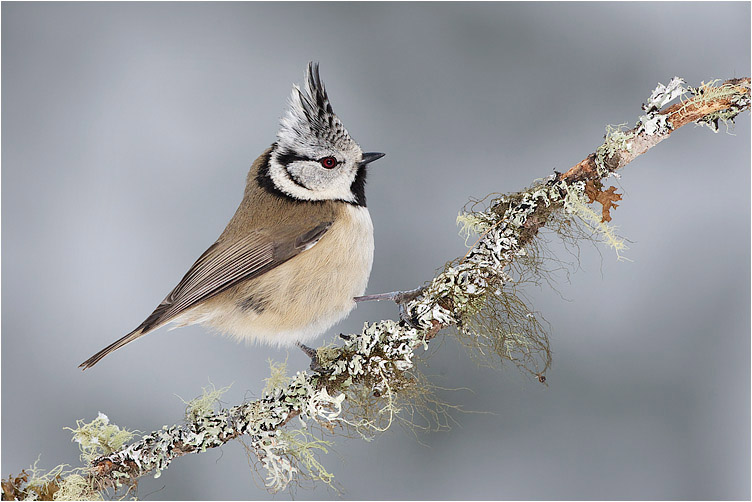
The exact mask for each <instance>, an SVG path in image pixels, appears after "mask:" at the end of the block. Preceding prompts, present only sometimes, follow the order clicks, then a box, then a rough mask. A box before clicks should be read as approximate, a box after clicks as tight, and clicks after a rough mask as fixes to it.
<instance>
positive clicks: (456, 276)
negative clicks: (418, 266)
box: [3, 78, 750, 498]
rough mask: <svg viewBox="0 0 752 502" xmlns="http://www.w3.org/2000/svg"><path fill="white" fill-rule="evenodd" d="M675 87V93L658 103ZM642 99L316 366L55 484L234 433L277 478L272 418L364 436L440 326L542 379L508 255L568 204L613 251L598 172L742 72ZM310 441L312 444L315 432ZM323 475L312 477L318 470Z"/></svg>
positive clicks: (104, 478)
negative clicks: (628, 120)
mask: <svg viewBox="0 0 752 502" xmlns="http://www.w3.org/2000/svg"><path fill="white" fill-rule="evenodd" d="M677 98H679V99H680V102H678V103H676V104H674V105H671V106H668V107H666V105H668V104H669V102H671V101H673V100H675V99H677ZM642 108H643V111H644V114H643V115H642V116H641V117H640V118H639V121H638V123H637V124H636V125H635V127H633V128H632V129H629V130H622V128H612V127H609V128H607V134H606V138H605V141H604V143H603V144H602V145H601V146H600V147H598V148H597V149H596V151H595V152H593V153H592V154H590V155H588V156H587V157H586V158H585V159H584V160H583V161H582V162H579V163H578V164H577V165H575V166H574V167H572V168H571V169H570V170H568V171H567V172H566V173H563V174H562V173H555V174H553V175H551V176H549V177H548V178H546V179H544V180H542V181H540V182H538V183H536V184H535V185H534V186H532V187H531V188H528V189H526V190H524V191H521V192H517V193H514V194H511V195H502V196H498V197H496V198H494V199H492V200H490V202H489V203H488V205H487V207H486V208H485V209H482V210H479V211H472V212H468V213H465V214H462V215H461V216H460V218H459V221H461V222H462V223H463V224H464V225H465V228H466V229H468V230H471V231H472V232H474V233H476V234H478V236H479V237H478V240H477V242H476V243H475V245H474V246H473V247H472V248H471V249H470V251H469V252H468V253H467V255H465V256H464V257H462V258H460V259H457V260H455V261H454V262H452V263H450V264H448V265H446V266H445V268H444V270H443V271H442V272H441V273H439V274H438V275H437V276H436V277H434V278H433V279H432V280H431V281H430V283H428V284H427V285H426V286H425V287H424V288H423V289H422V291H421V293H420V294H419V295H417V296H416V295H414V294H413V295H409V296H407V297H406V298H407V299H406V300H405V301H404V302H403V303H402V305H401V307H402V312H403V316H402V320H400V321H399V322H396V321H391V320H384V321H379V322H376V323H373V324H366V326H365V327H364V329H363V331H362V332H361V333H359V334H355V335H349V336H347V337H344V336H343V338H345V342H344V344H343V346H342V347H339V348H324V349H319V351H318V355H319V359H320V365H321V368H322V369H321V371H320V372H317V373H312V374H309V373H307V372H298V373H297V374H296V375H295V376H294V377H292V378H291V379H286V381H284V382H283V383H281V384H280V382H279V381H278V382H277V383H278V384H279V385H276V386H274V387H273V388H271V389H269V390H268V392H267V393H266V395H265V396H264V397H263V398H262V399H259V400H257V401H253V402H249V403H244V404H241V405H238V406H234V407H232V408H229V409H221V410H219V411H215V410H213V409H212V407H210V406H209V407H207V406H201V407H198V406H194V407H191V412H190V413H189V414H188V417H187V420H186V423H185V424H184V425H174V426H171V427H163V428H162V429H161V430H159V431H155V432H152V433H150V434H146V435H144V436H142V437H141V438H140V439H139V440H138V441H135V442H132V443H131V444H128V445H126V446H122V447H119V448H117V449H115V450H113V451H109V452H106V454H104V455H101V456H99V457H97V458H95V459H90V460H91V463H90V464H89V466H88V467H87V468H85V469H83V470H82V471H81V472H79V473H76V475H77V476H79V478H80V479H79V478H77V479H76V482H77V483H78V484H77V485H76V486H79V487H80V488H79V489H78V491H73V490H70V489H68V491H67V492H63V493H67V494H69V495H67V496H72V497H73V496H74V497H73V498H85V497H95V496H96V495H98V493H99V492H100V491H102V490H104V489H106V488H120V487H130V486H133V485H134V484H135V482H136V481H137V480H138V479H139V478H140V477H141V476H144V475H147V474H152V475H155V476H158V475H159V473H160V472H161V471H162V470H164V469H166V468H167V467H168V466H169V464H170V463H171V462H172V461H173V460H175V459H176V458H178V457H181V456H183V455H185V454H188V453H200V452H203V451H206V450H207V449H209V448H214V447H217V446H221V445H222V444H224V443H226V442H228V441H230V440H232V439H235V438H239V437H241V436H242V437H244V438H245V439H246V440H247V441H248V442H249V448H250V449H251V450H253V452H254V453H255V454H256V455H257V456H258V459H259V460H260V462H261V464H262V466H263V467H264V469H265V472H266V484H267V487H268V488H269V489H270V490H271V491H277V490H280V489H283V488H285V487H286V486H288V484H289V483H290V482H291V481H292V480H293V479H294V478H295V476H296V474H297V473H298V469H299V466H301V465H302V464H305V465H307V466H309V468H310V466H311V465H314V466H315V465H316V463H315V462H313V461H311V460H310V459H311V457H306V459H307V460H305V459H303V457H301V455H302V454H301V453H300V452H301V451H305V452H308V453H306V455H310V451H309V450H310V448H309V449H306V448H304V447H301V445H300V444H297V443H295V441H297V439H295V437H297V436H298V435H296V434H290V433H289V432H285V431H284V430H283V427H284V426H285V425H286V424H288V423H289V422H290V421H291V420H292V419H294V418H296V417H297V419H298V421H300V422H301V423H302V425H303V426H304V427H305V424H319V425H321V426H323V427H324V428H327V429H329V430H334V429H335V428H337V427H340V426H342V427H346V428H348V429H350V430H355V431H357V432H359V433H360V434H362V435H364V436H366V437H368V436H369V435H371V434H374V433H376V432H379V431H382V430H385V429H386V428H387V427H388V426H389V425H391V423H393V422H394V421H395V420H397V419H398V412H399V409H400V407H402V406H405V405H408V406H409V405H411V404H414V401H415V400H420V399H422V398H425V396H421V395H420V392H418V391H419V390H420V389H421V387H420V376H419V375H418V374H417V372H416V370H415V362H414V358H415V354H416V352H417V351H419V350H420V349H424V348H426V347H427V346H428V344H429V343H430V342H431V340H432V339H433V338H434V337H435V336H436V335H437V334H438V332H439V331H440V330H441V329H443V328H448V327H455V328H456V330H457V332H458V334H459V335H460V336H462V337H464V338H466V339H468V340H471V342H472V345H473V346H474V347H475V348H476V349H477V350H478V351H479V352H481V353H483V354H484V355H485V356H487V357H489V356H490V357H498V358H501V359H506V360H510V361H512V362H514V363H515V364H517V365H518V366H519V367H520V368H521V369H523V370H525V371H527V372H529V373H530V374H532V375H534V376H535V377H536V378H538V379H539V380H540V381H541V382H545V373H546V370H547V369H548V367H549V365H550V352H549V350H548V339H547V337H546V335H545V330H543V329H542V328H541V325H540V323H539V321H538V319H537V318H536V315H535V314H534V313H533V312H532V311H530V310H529V309H528V308H527V306H526V305H525V304H524V302H522V301H520V300H519V299H518V298H517V297H516V296H515V295H514V292H513V289H514V285H515V284H514V280H513V279H512V276H511V275H510V267H514V266H515V265H518V264H519V263H524V262H525V260H526V259H528V258H529V254H530V253H531V249H532V248H531V246H533V243H534V239H535V237H536V236H537V234H538V231H539V229H541V228H542V227H543V226H545V225H547V224H551V223H552V222H556V221H559V222H560V221H561V220H562V219H572V218H573V217H575V216H576V217H578V218H579V219H580V221H582V222H584V224H585V225H587V226H589V227H590V228H592V229H594V230H596V231H598V232H600V234H601V235H602V236H603V237H604V239H605V240H606V241H607V242H608V243H609V245H611V246H612V247H613V248H615V249H616V251H617V253H618V252H619V251H620V250H621V249H623V243H622V242H621V241H620V240H619V239H618V237H616V236H615V234H613V231H612V230H611V229H610V227H609V226H608V225H607V222H608V221H610V218H611V217H610V210H611V209H613V208H615V207H616V206H617V204H615V201H616V200H619V199H620V198H621V197H620V195H619V194H616V193H615V190H614V189H613V188H609V189H607V190H603V184H602V180H603V179H604V178H606V177H608V176H610V175H611V174H612V173H613V172H614V171H616V170H618V169H621V168H623V167H624V166H626V165H627V164H629V163H630V162H632V161H633V160H634V159H635V158H636V157H638V156H639V155H642V154H643V153H645V152H647V151H648V150H649V149H650V148H652V147H653V146H655V145H657V144H658V143H660V142H661V141H663V140H664V139H666V138H668V137H669V136H670V135H671V134H672V133H673V132H674V131H675V130H676V129H678V128H679V127H681V126H683V125H686V124H688V123H700V124H705V125H708V126H710V127H711V128H712V129H713V130H717V128H718V122H719V121H723V122H727V121H731V120H733V119H734V118H735V117H736V116H737V115H738V114H739V113H740V112H741V111H743V110H748V109H749V108H750V79H749V78H745V79H733V80H729V81H726V82H723V83H720V84H719V83H717V82H713V83H710V84H703V85H701V86H700V87H696V88H693V87H687V86H686V85H685V83H684V81H683V80H681V79H679V78H674V79H672V80H671V82H669V84H668V85H666V86H663V85H659V86H658V88H656V89H655V90H654V91H653V93H652V94H651V96H650V98H649V99H648V100H647V103H646V104H644V105H643V107H642ZM594 201H598V202H600V203H601V205H602V210H601V211H599V212H596V211H593V210H592V209H591V208H590V207H589V205H590V204H591V203H593V202H594ZM510 288H511V289H510ZM283 380H285V379H283ZM294 443H295V444H294ZM315 447H317V448H319V449H323V447H322V446H321V444H317V445H316V446H315ZM318 465H319V467H320V464H318ZM320 471H323V468H320ZM323 472H324V473H325V471H323ZM325 474H326V476H330V475H329V474H328V473H325ZM326 476H324V475H322V476H319V479H323V480H324V481H326V482H329V481H328V479H329V478H327V477H326ZM69 477H70V478H72V476H69ZM13 479H14V478H9V480H8V483H11V482H12V481H13ZM67 479H68V478H66V477H65V476H58V478H56V480H52V481H51V482H53V483H56V484H57V485H59V486H61V487H65V484H66V482H67V481H66V480H67ZM81 479H84V480H85V482H83V483H82V482H81ZM16 488H18V487H16V486H14V485H13V484H12V483H11V484H9V485H8V487H7V488H6V482H4V483H3V490H4V498H5V496H6V495H8V494H10V496H16V497H17V496H20V494H21V493H22V492H21V491H11V489H14V490H15V489H16ZM67 488H70V487H67ZM6 490H7V491H6ZM70 494H72V495H70ZM26 495H30V496H32V497H33V496H34V493H33V491H29V492H28V493H26ZM58 498H60V497H58Z"/></svg>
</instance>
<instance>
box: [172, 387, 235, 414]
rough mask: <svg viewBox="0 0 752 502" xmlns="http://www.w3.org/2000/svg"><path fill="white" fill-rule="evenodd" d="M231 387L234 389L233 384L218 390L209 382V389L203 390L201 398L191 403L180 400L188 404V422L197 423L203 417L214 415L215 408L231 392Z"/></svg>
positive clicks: (186, 411)
mask: <svg viewBox="0 0 752 502" xmlns="http://www.w3.org/2000/svg"><path fill="white" fill-rule="evenodd" d="M230 387H232V384H230V385H228V386H227V387H222V388H221V389H217V388H216V387H215V386H214V384H213V383H211V382H209V385H208V386H207V387H202V388H201V395H200V396H198V397H196V398H193V399H191V400H190V401H185V400H184V399H183V398H180V400H181V401H183V403H185V404H186V408H185V418H186V420H187V421H188V422H195V421H197V420H199V419H200V418H201V417H205V416H209V415H211V414H213V413H214V408H215V406H216V405H217V404H219V403H220V398H221V397H222V395H223V394H225V393H226V392H227V391H229V390H230ZM178 397H180V396H178Z"/></svg>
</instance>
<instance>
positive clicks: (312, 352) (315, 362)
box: [295, 342, 325, 374]
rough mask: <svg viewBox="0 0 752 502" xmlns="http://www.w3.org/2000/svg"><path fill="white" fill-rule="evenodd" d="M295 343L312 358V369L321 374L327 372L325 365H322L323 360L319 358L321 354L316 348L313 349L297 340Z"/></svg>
mask: <svg viewBox="0 0 752 502" xmlns="http://www.w3.org/2000/svg"><path fill="white" fill-rule="evenodd" d="M295 345H297V346H298V347H299V348H300V350H302V351H303V352H305V355H307V356H308V357H310V358H311V366H310V368H311V371H313V372H315V373H319V374H323V373H325V370H324V367H323V366H322V365H321V361H320V360H319V355H318V353H317V352H316V349H312V348H311V347H309V346H308V345H303V344H302V343H300V342H295Z"/></svg>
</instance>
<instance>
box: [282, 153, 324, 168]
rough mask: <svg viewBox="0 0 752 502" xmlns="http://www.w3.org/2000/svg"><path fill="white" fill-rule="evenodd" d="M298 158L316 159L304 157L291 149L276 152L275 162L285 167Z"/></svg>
mask: <svg viewBox="0 0 752 502" xmlns="http://www.w3.org/2000/svg"><path fill="white" fill-rule="evenodd" d="M299 160H316V159H312V158H311V157H306V156H305V155H299V154H297V153H295V152H293V151H292V150H284V151H282V152H279V153H278V154H277V162H279V163H280V164H281V165H282V166H284V167H287V166H289V165H290V164H292V163H293V162H297V161H299Z"/></svg>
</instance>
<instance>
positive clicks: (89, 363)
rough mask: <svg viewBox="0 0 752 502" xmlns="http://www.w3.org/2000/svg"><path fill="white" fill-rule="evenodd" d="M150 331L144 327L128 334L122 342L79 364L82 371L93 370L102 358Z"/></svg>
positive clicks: (115, 343) (113, 344) (109, 346)
mask: <svg viewBox="0 0 752 502" xmlns="http://www.w3.org/2000/svg"><path fill="white" fill-rule="evenodd" d="M150 331H151V330H144V328H143V326H139V327H138V328H136V329H135V330H133V331H131V332H130V333H128V334H127V335H125V336H124V337H123V338H121V339H120V340H118V341H116V342H113V343H111V344H110V345H108V346H107V347H105V348H103V349H102V350H100V351H99V352H97V353H96V354H94V355H93V356H91V357H90V358H89V359H87V360H86V361H84V362H82V363H81V364H79V365H78V367H79V368H82V369H88V368H91V367H92V366H94V365H95V364H97V363H98V362H99V361H101V360H102V358H103V357H104V356H106V355H107V354H109V353H110V352H114V351H116V350H117V349H119V348H120V347H122V346H123V345H125V344H127V343H131V342H132V341H133V340H135V339H136V338H140V337H142V336H144V335H145V334H146V333H148V332H150Z"/></svg>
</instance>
